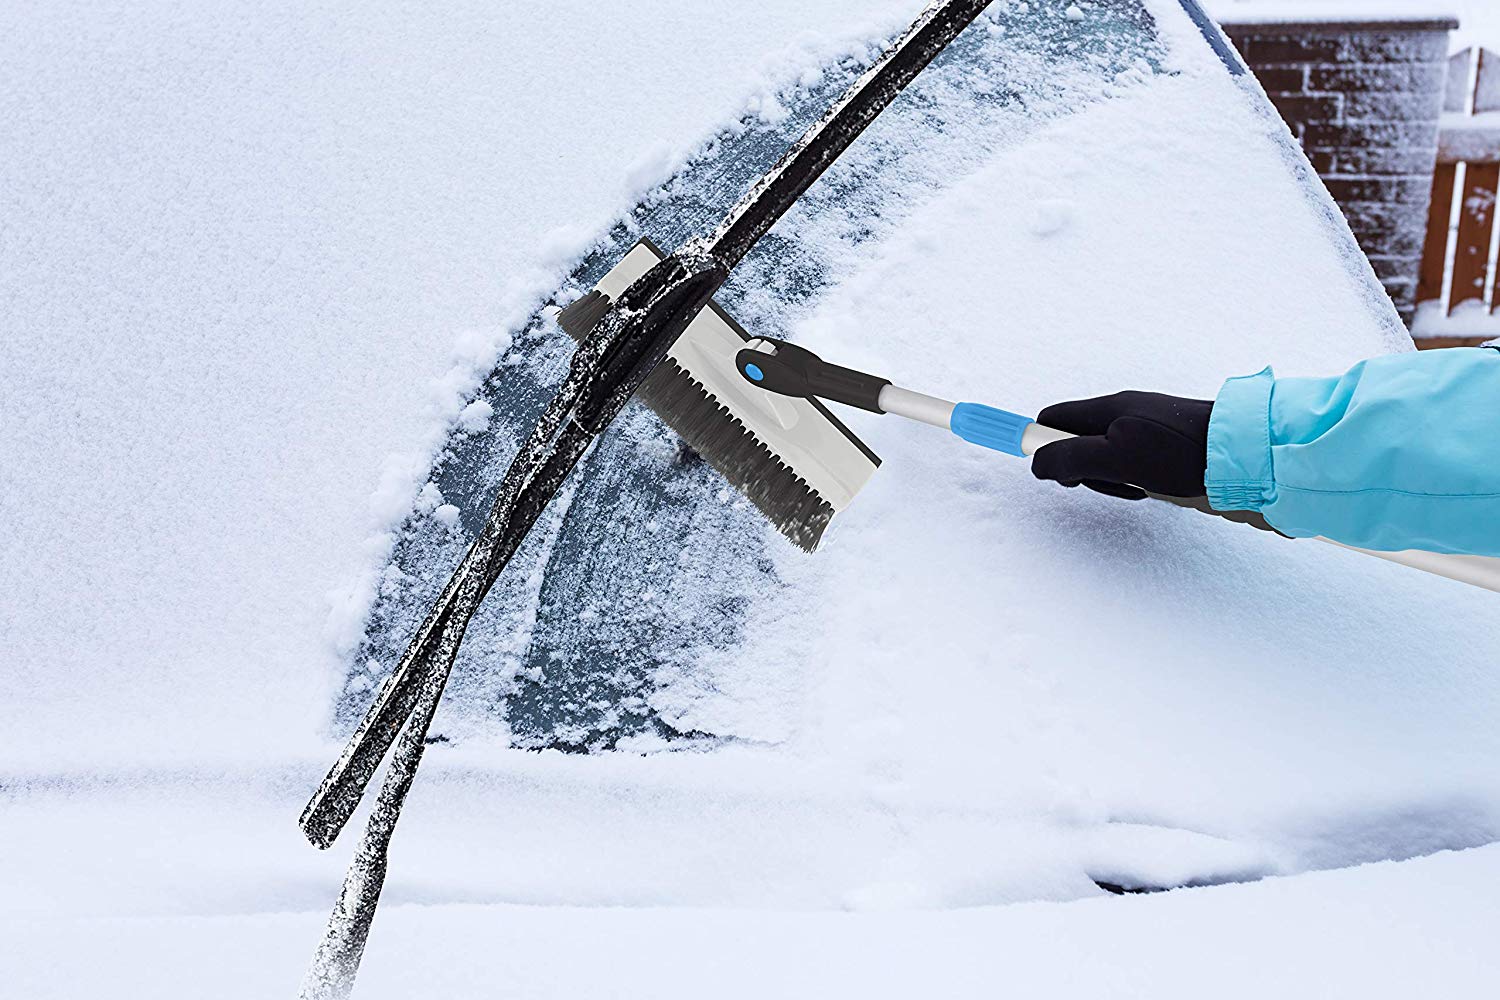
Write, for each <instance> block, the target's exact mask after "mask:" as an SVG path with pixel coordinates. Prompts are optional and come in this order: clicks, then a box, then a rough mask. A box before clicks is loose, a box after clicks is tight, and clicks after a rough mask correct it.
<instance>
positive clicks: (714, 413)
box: [636, 359, 834, 552]
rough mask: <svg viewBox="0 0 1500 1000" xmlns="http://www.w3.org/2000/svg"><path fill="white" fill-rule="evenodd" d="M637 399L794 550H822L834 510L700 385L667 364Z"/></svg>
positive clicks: (681, 370) (647, 381)
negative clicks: (824, 536) (754, 508)
mask: <svg viewBox="0 0 1500 1000" xmlns="http://www.w3.org/2000/svg"><path fill="white" fill-rule="evenodd" d="M636 396H637V397H638V398H639V399H640V400H641V402H643V403H645V404H646V405H647V406H649V407H650V408H651V409H652V411H654V412H655V413H656V415H657V416H659V417H661V418H662V420H663V421H665V422H666V424H667V426H668V427H670V428H672V430H674V431H676V432H677V434H678V435H679V436H680V437H681V438H682V440H683V441H684V442H686V444H687V445H688V447H690V448H692V449H693V450H694V451H695V452H697V453H698V454H699V455H701V456H702V457H703V459H704V460H705V461H706V462H708V464H709V465H710V466H712V467H713V468H714V470H715V471H717V472H718V473H719V475H721V476H723V477H724V478H725V479H726V480H727V481H728V482H729V484H730V485H731V486H733V487H734V488H735V489H737V490H739V491H740V492H741V493H743V494H744V495H745V496H746V497H747V498H748V499H749V500H750V502H751V503H753V504H754V505H755V506H756V507H757V508H758V509H759V510H760V512H761V513H762V514H764V515H765V516H766V518H767V519H768V520H769V521H770V522H771V523H772V524H773V525H775V526H776V528H777V530H778V531H780V532H781V533H782V534H783V535H785V536H786V537H787V538H788V539H790V540H791V542H792V543H793V544H795V545H796V546H798V547H799V548H801V549H803V550H805V551H807V552H811V551H813V550H814V549H816V548H817V547H818V542H819V541H820V540H821V539H822V537H823V532H824V530H825V529H826V528H827V527H828V522H829V521H831V520H832V519H833V514H834V509H833V506H832V505H831V504H829V503H828V502H827V501H825V500H824V499H823V498H822V497H821V496H819V495H818V493H817V491H815V490H814V489H812V487H810V486H808V485H807V481H806V480H804V479H803V478H802V477H800V476H798V475H797V474H796V473H795V472H793V471H792V470H791V469H790V468H788V467H787V466H786V464H785V463H783V462H782V461H781V460H780V459H778V458H777V457H776V455H775V454H773V453H772V451H771V450H770V449H769V448H767V447H766V446H765V444H764V443H762V442H761V440H760V439H759V438H757V437H756V436H755V435H754V434H752V433H750V431H749V430H747V429H746V428H745V425H744V424H742V423H741V422H740V421H739V419H738V418H737V417H735V415H734V414H733V413H731V412H730V411H729V409H728V408H727V407H725V406H724V405H723V404H721V403H720V402H719V401H718V400H717V399H715V398H714V396H713V395H712V394H711V393H709V392H708V391H707V390H706V389H704V388H703V386H702V385H701V384H700V383H699V382H698V381H697V380H696V379H694V378H693V377H692V376H691V375H689V374H688V373H687V372H686V371H684V370H683V369H682V368H679V367H678V366H677V365H676V364H675V363H674V362H673V361H671V360H670V359H668V360H666V361H663V362H662V363H661V364H660V365H658V366H657V369H656V371H654V372H652V373H651V375H650V377H649V378H647V379H646V381H645V382H644V383H643V384H642V385H641V388H640V389H639V390H638V391H637V393H636Z"/></svg>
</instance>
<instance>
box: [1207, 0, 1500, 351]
mask: <svg viewBox="0 0 1500 1000" xmlns="http://www.w3.org/2000/svg"><path fill="white" fill-rule="evenodd" d="M1497 2H1500V0H1497ZM1221 10H1222V9H1221ZM1225 13H1226V17H1227V19H1226V21H1225V22H1224V23H1223V27H1224V31H1225V33H1226V34H1228V35H1229V37H1230V40H1231V41H1233V42H1234V44H1235V46H1236V47H1237V48H1238V49H1239V51H1240V54H1241V56H1242V57H1243V58H1244V60H1245V62H1246V63H1247V64H1248V65H1249V67H1250V69H1251V71H1252V72H1254V73H1255V75H1256V77H1257V78H1258V79H1259V80H1260V83H1261V86H1262V87H1264V88H1265V90H1266V93H1267V94H1268V95H1269V96H1270V98H1271V101H1272V103H1274V104H1275V105H1276V107H1277V109H1278V110H1279V111H1280V112H1281V115H1282V117H1283V118H1285V119H1286V122H1287V124H1288V125H1289V126H1291V129H1292V131H1293V132H1294V133H1295V134H1296V136H1297V138H1298V139H1299V140H1300V141H1301V143H1302V147H1303V149H1304V150H1306V152H1307V156H1308V159H1309V160H1311V161H1312V165H1313V167H1314V168H1315V169H1316V170H1317V171H1318V174H1319V175H1320V176H1321V177H1322V178H1323V182H1324V183H1325V184H1327V185H1328V190H1329V192H1330V193H1332V195H1333V197H1334V199H1335V200H1336V201H1337V202H1338V203H1339V206H1340V207H1341V208H1342V209H1343V211H1344V215H1345V217H1346V218H1347V219H1348V220H1349V227H1350V228H1351V229H1352V230H1353V231H1354V235H1355V238H1356V239H1358V240H1359V244H1360V246H1361V247H1362V248H1363V249H1364V251H1365V253H1366V254H1367V255H1368V256H1369V258H1370V262H1371V263H1372V264H1373V265H1374V267H1375V273H1376V274H1377V275H1378V276H1379V277H1380V281H1381V283H1382V284H1383V285H1385V288H1386V291H1387V292H1389V293H1390V296H1391V299H1392V301H1393V302H1395V304H1396V309H1397V311H1398V312H1400V314H1401V318H1402V319H1403V320H1405V321H1406V322H1407V323H1408V324H1410V323H1411V319H1412V315H1413V314H1414V312H1415V310H1416V293H1417V276H1418V271H1419V270H1420V268H1421V262H1422V244H1423V238H1424V235H1425V233H1426V229H1427V211H1428V203H1429V201H1430V199H1431V194H1432V178H1433V169H1434V166H1435V164H1436V161H1437V140H1438V117H1439V116H1440V115H1441V114H1442V110H1443V97H1444V88H1445V86H1446V84H1447V80H1448V32H1449V31H1451V30H1453V29H1454V28H1456V27H1458V22H1457V21H1455V20H1453V19H1452V18H1448V17H1430V18H1396V19H1389V20H1357V19H1343V20H1340V19H1336V18H1319V19H1309V20H1305V21H1283V22H1277V23H1272V22H1253V23H1252V22H1250V21H1249V20H1248V19H1247V20H1246V21H1245V22H1243V23H1237V22H1235V21H1234V20H1233V18H1234V14H1233V13H1232V7H1231V9H1230V11H1229V12H1225Z"/></svg>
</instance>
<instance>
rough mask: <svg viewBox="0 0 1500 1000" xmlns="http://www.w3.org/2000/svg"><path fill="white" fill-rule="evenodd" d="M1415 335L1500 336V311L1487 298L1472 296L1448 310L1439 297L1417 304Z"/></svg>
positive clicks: (1414, 324)
mask: <svg viewBox="0 0 1500 1000" xmlns="http://www.w3.org/2000/svg"><path fill="white" fill-rule="evenodd" d="M1411 335H1412V336H1413V337H1416V338H1418V339H1421V338H1425V337H1500V314H1497V313H1493V312H1491V311H1490V310H1489V308H1488V307H1486V306H1485V304H1484V303H1483V302H1479V301H1477V300H1474V299H1470V300H1469V301H1468V302H1461V303H1459V304H1458V305H1457V306H1455V307H1454V309H1453V311H1452V312H1451V313H1444V311H1443V304H1442V303H1441V302H1438V301H1436V300H1433V301H1431V302H1423V303H1421V304H1419V305H1418V306H1417V315H1416V316H1415V318H1413V320H1412V324H1411Z"/></svg>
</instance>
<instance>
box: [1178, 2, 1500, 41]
mask: <svg viewBox="0 0 1500 1000" xmlns="http://www.w3.org/2000/svg"><path fill="white" fill-rule="evenodd" d="M1203 5H1204V7H1205V8H1206V9H1207V10H1208V12H1209V13H1210V14H1211V15H1212V16H1213V17H1214V18H1215V19H1216V20H1219V21H1221V22H1224V23H1226V24H1256V23H1265V24H1278V23H1284V22H1296V21H1348V20H1370V21H1378V20H1423V19H1428V18H1456V19H1457V20H1458V28H1457V29H1456V30H1455V31H1453V32H1452V33H1451V35H1450V36H1449V45H1450V49H1451V50H1452V51H1454V52H1457V51H1459V50H1460V49H1465V48H1467V47H1469V46H1470V45H1484V46H1487V47H1489V48H1491V49H1500V4H1497V3H1496V2H1495V0H1204V3H1203Z"/></svg>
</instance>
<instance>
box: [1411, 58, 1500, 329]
mask: <svg viewBox="0 0 1500 1000" xmlns="http://www.w3.org/2000/svg"><path fill="white" fill-rule="evenodd" d="M1448 72H1449V75H1448V92H1447V99H1446V101H1445V102H1444V107H1443V112H1444V113H1443V119H1442V129H1441V131H1440V133H1439V136H1438V163H1437V170H1436V172H1435V173H1434V175H1433V182H1432V208H1431V211H1430V214H1429V216H1428V224H1427V239H1426V243H1425V245H1424V246H1423V249H1422V270H1421V274H1420V276H1419V280H1418V283H1417V303H1418V306H1417V317H1416V320H1415V322H1414V324H1413V328H1412V332H1413V334H1414V335H1415V336H1416V337H1418V343H1419V344H1421V345H1422V346H1424V347H1426V346H1447V345H1449V344H1460V343H1462V344H1467V343H1480V342H1483V341H1485V340H1490V339H1492V338H1494V337H1497V336H1500V291H1497V288H1496V286H1497V284H1500V282H1497V278H1500V273H1497V272H1500V266H1497V262H1496V251H1497V250H1500V231H1497V226H1496V215H1497V213H1496V204H1495V202H1496V192H1497V191H1500V54H1497V53H1495V52H1493V51H1491V50H1489V49H1477V50H1476V49H1465V50H1464V51H1463V52H1460V53H1458V54H1456V55H1454V56H1453V58H1452V59H1451V60H1450V61H1449V67H1448ZM1440 342H1441V343H1440Z"/></svg>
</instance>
